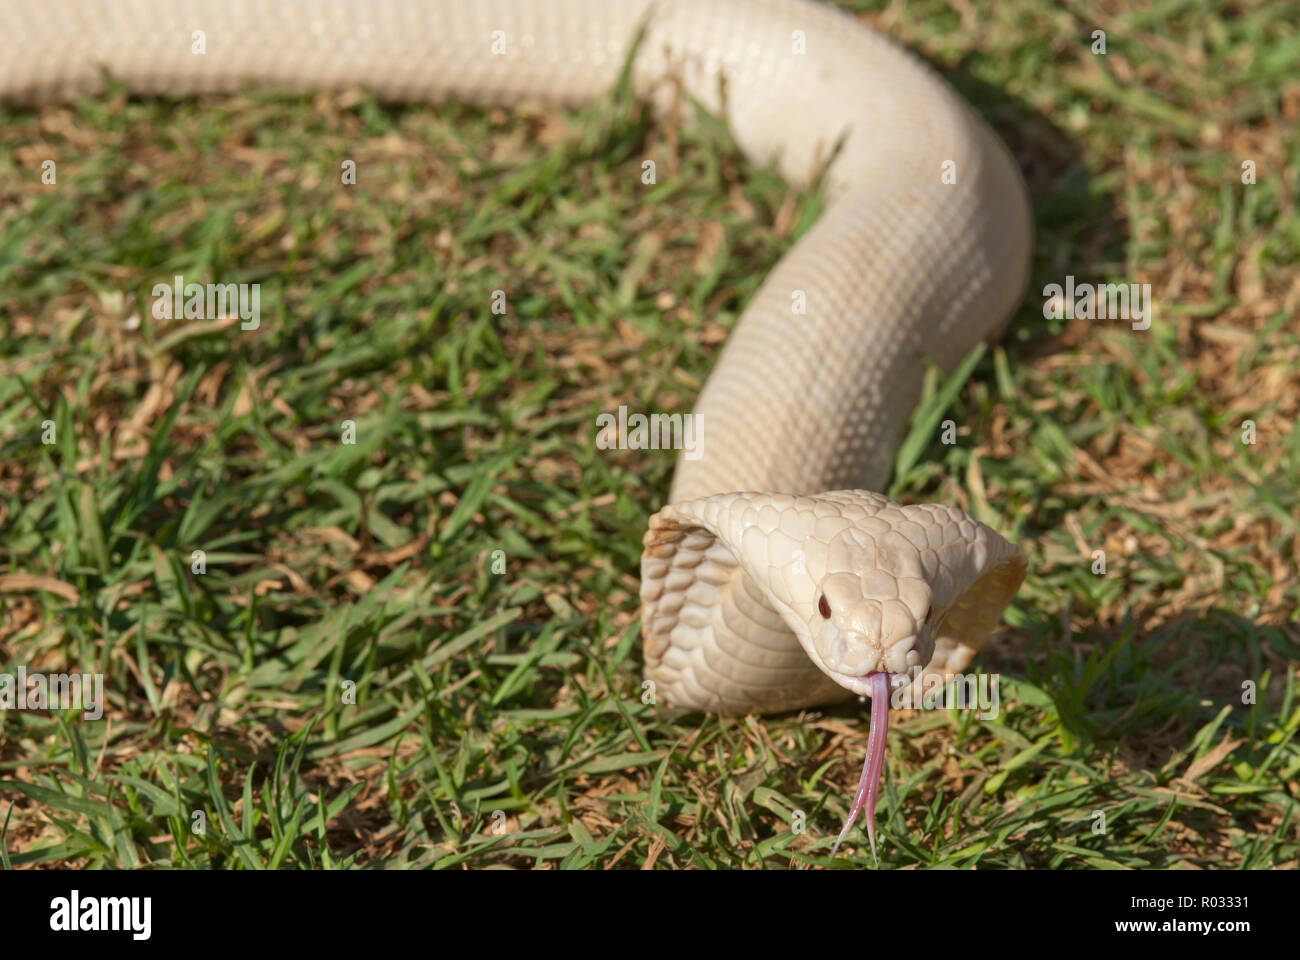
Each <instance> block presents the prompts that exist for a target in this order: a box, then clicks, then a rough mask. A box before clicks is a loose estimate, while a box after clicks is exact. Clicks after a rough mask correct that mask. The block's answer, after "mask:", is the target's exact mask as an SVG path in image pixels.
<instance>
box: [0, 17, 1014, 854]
mask: <svg viewBox="0 0 1300 960" xmlns="http://www.w3.org/2000/svg"><path fill="white" fill-rule="evenodd" d="M200 40H201V42H200ZM200 48H201V49H200ZM630 51H635V54H634V56H633V57H632V60H631V64H630V82H631V84H632V87H633V89H634V90H635V91H636V92H637V93H638V95H640V96H643V97H644V98H646V99H648V100H649V101H651V102H652V103H653V104H654V105H655V106H656V107H657V108H658V109H660V110H661V111H663V110H671V109H674V104H676V105H677V107H676V108H677V109H680V108H681V107H680V105H681V103H682V102H683V99H684V98H682V97H681V93H682V91H684V92H685V93H686V94H687V95H688V96H689V98H693V99H694V100H695V101H696V102H698V103H699V104H701V105H702V106H703V107H705V108H706V109H708V110H710V111H713V112H715V113H716V114H718V115H721V116H723V117H725V119H726V122H727V123H728V125H729V127H730V129H731V132H732V134H733V136H734V138H735V140H736V142H737V143H738V144H739V146H740V147H741V149H742V150H743V151H744V153H745V154H746V156H747V157H749V158H750V159H751V160H752V161H754V162H756V163H759V164H764V163H768V162H771V161H775V162H776V163H777V165H778V167H779V169H780V171H781V172H782V174H783V176H785V177H786V178H787V179H788V180H789V181H790V182H792V183H797V184H803V183H806V182H808V181H809V179H810V177H811V176H812V175H814V174H815V173H816V172H817V171H818V170H819V169H820V168H821V167H822V166H823V165H825V163H826V160H827V158H829V157H833V160H831V162H830V163H829V166H827V167H826V169H825V174H824V192H825V210H824V212H823V213H822V215H821V216H820V218H819V220H818V221H817V222H816V224H815V225H814V226H813V227H812V228H811V229H810V230H809V231H808V232H807V233H806V234H805V235H804V236H803V237H802V238H801V239H800V240H799V242H798V243H797V244H796V245H795V246H794V247H793V249H792V250H791V251H790V252H789V253H788V254H787V255H786V256H785V257H784V258H783V259H782V260H781V262H780V263H779V264H778V265H777V266H776V268H775V269H774V270H773V271H772V272H771V274H770V275H769V276H768V277H767V278H766V280H765V282H764V283H763V285H762V287H761V288H760V290H759V291H758V293H757V294H756V295H755V296H754V298H753V300H752V302H750V303H749V305H748V307H747V308H746V310H745V311H744V314H743V316H742V317H741V319H740V321H739V323H738V324H737V326H736V329H735V330H734V331H733V333H732V334H731V337H730V339H729V340H728V342H727V344H726V345H725V348H724V349H723V351H722V354H721V357H720V358H719V360H718V362H717V364H716V366H715V368H714V370H713V373H712V375H711V376H710V377H709V379H708V382H707V383H706V385H705V387H704V389H703V392H702V394H701V396H700V398H699V401H698V404H697V405H696V407H695V411H694V413H695V415H696V416H697V417H700V418H701V421H702V422H703V423H705V424H707V427H708V432H707V437H708V440H707V443H706V444H705V445H704V449H703V451H702V455H701V456H699V458H698V459H689V460H688V459H685V458H682V459H680V460H679V463H678V467H677V471H676V474H675V476H674V480H673V485H672V491H671V495H670V498H669V505H667V506H665V507H664V508H663V509H661V510H660V511H659V512H658V513H656V514H655V515H654V516H653V517H652V518H651V521H650V526H649V530H648V531H647V533H646V535H645V538H644V553H643V557H642V564H641V576H642V587H641V601H642V631H643V634H644V648H645V661H646V676H647V678H648V679H649V680H651V681H653V683H654V685H655V690H656V696H657V697H658V698H661V699H662V700H663V701H665V702H667V703H669V704H673V705H677V706H681V707H686V708H690V709H695V710H701V711H721V712H730V713H742V712H747V711H752V710H759V711H779V710H792V709H796V708H801V707H809V706H816V705H821V704H829V703H833V702H836V701H838V700H842V699H845V698H848V697H852V696H854V695H865V696H869V697H871V698H872V711H871V715H872V722H871V731H870V737H869V742H868V750H867V762H866V764H865V765H864V769H863V775H862V780H861V782H860V784H859V786H858V790H857V793H856V795H855V797H854V803H853V806H852V809H851V812H850V816H849V820H848V823H846V824H845V828H844V832H842V833H841V834H840V840H842V839H843V837H844V835H845V833H847V831H848V829H849V827H850V826H851V825H852V823H853V821H854V819H855V818H856V816H857V814H858V812H859V810H860V809H862V808H863V807H864V806H865V808H866V809H867V827H868V834H869V836H870V839H871V845H872V851H873V854H874V851H875V837H874V831H873V828H872V812H873V808H874V804H875V797H876V791H877V783H878V781H879V777H880V770H881V764H882V758H883V750H884V743H885V736H884V734H885V726H886V722H887V717H888V694H889V692H890V687H891V682H892V683H898V684H902V683H907V682H909V680H910V682H911V683H913V684H918V683H920V682H921V679H922V677H923V675H924V673H925V672H929V673H938V674H947V673H951V672H953V671H960V670H961V669H963V668H964V667H965V666H966V664H967V663H968V662H969V661H970V658H971V657H972V655H973V654H974V652H975V651H976V650H977V649H978V648H979V646H980V645H981V643H983V642H984V640H985V639H986V638H987V636H988V634H989V633H990V631H991V630H992V629H993V628H994V627H995V626H996V624H997V622H998V620H999V619H1000V617H1001V614H1002V611H1003V609H1004V608H1005V606H1006V604H1007V603H1009V602H1010V600H1011V598H1012V596H1013V595H1014V594H1015V592H1016V590H1017V589H1018V587H1019V585H1020V582H1021V581H1022V579H1023V577H1024V574H1025V566H1026V563H1025V558H1024V555H1023V554H1022V553H1021V552H1020V551H1019V550H1018V549H1017V548H1016V547H1014V546H1013V545H1011V544H1009V543H1008V542H1007V541H1005V540H1004V539H1003V538H1002V537H1001V536H999V535H998V534H997V533H995V532H994V531H993V530H991V529H989V528H988V527H986V526H984V525H983V524H981V523H978V522H977V521H975V520H974V519H972V518H971V517H969V516H967V515H966V514H965V513H963V512H962V511H960V510H957V509H954V508H951V507H947V506H938V505H929V504H926V505H911V506H900V505H898V504H895V503H893V502H891V501H890V500H888V499H886V498H885V497H883V496H881V495H879V494H877V493H872V492H869V491H873V490H878V489H880V488H881V487H882V486H883V484H884V483H885V482H886V480H887V479H888V475H889V469H890V465H891V463H892V458H893V454H894V451H895V448H896V446H897V444H898V443H899V441H900V438H901V432H902V430H903V429H904V427H905V425H906V422H907V417H908V415H909V413H910V412H911V410H912V409H913V407H914V406H915V404H916V402H917V400H918V398H919V396H920V392H921V389H922V378H923V374H924V371H925V364H926V360H927V358H928V359H929V360H930V361H932V362H934V363H935V364H937V365H938V367H939V368H940V369H941V370H943V371H950V370H952V369H953V368H954V366H956V364H957V363H958V362H959V361H960V360H961V359H962V358H963V357H964V356H965V355H966V354H967V353H968V352H969V351H970V350H971V349H972V348H973V347H975V346H976V345H977V344H978V343H980V342H981V341H982V340H985V339H987V338H989V337H992V336H994V335H996V334H997V333H998V332H999V331H1000V330H1001V328H1002V327H1003V326H1004V325H1005V323H1006V322H1007V319H1008V318H1009V316H1010V314H1011V312H1012V310H1013V309H1014V308H1015V306H1016V304H1017V303H1018V301H1019V299H1020V297H1021V295H1022V292H1023V290H1024V287H1025V284H1026V281H1027V277H1028V268H1029V257H1030V244H1031V229H1030V213H1029V203H1028V198H1027V196H1026V192H1025V188H1024V185H1023V182H1022V180H1021V178H1020V175H1019V172H1018V170H1017V169H1016V166H1015V163H1014V162H1013V160H1012V159H1011V157H1010V155H1009V153H1008V152H1007V151H1006V149H1005V148H1004V147H1003V146H1002V144H1001V143H1000V142H999V141H998V140H997V139H996V137H995V136H994V135H993V134H992V132H991V131H990V130H989V129H988V128H987V127H986V126H985V125H984V124H983V123H982V122H981V121H980V120H979V119H978V118H977V117H976V116H975V115H974V113H972V111H971V110H970V109H969V108H968V107H967V106H966V105H965V104H964V103H963V102H962V101H961V100H960V99H959V98H958V97H957V96H956V94H954V93H953V91H952V90H950V89H949V88H948V86H947V85H946V84H945V83H944V82H943V81H942V80H941V79H940V78H939V77H938V76H936V75H935V74H934V73H933V72H932V71H931V70H930V69H929V68H927V67H926V66H925V65H924V64H922V63H921V62H920V61H919V60H917V59H916V58H914V57H913V56H912V55H910V54H908V53H906V52H905V51H903V50H901V49H899V48H898V47H896V46H894V45H893V44H892V43H890V42H889V41H887V40H885V39H883V38H882V37H880V36H879V35H877V34H876V33H874V32H873V31H871V30H870V29H868V28H867V27H866V26H864V25H863V24H861V23H860V22H858V21H857V20H855V19H853V18H852V17H850V16H848V15H846V14H843V13H841V12H839V11H836V10H833V9H830V8H828V7H826V6H822V5H820V4H816V3H812V2H808V0H461V2H455V0H281V2H268V0H104V2H96V0H46V2H41V3H35V2H29V0H0V96H4V97H6V98H9V99H17V100H24V101H41V100H48V99H52V98H62V97H67V96H69V95H73V94H78V93H87V92H94V91H96V90H99V89H100V88H101V87H102V85H103V81H104V73H105V72H107V73H109V74H111V75H112V76H113V77H115V78H116V79H117V80H118V81H119V82H121V83H124V84H125V85H126V86H127V87H128V88H129V89H130V90H132V91H136V92H141V93H199V92H221V91H232V90H236V89H239V88H242V87H246V86H248V85H251V84H256V85H262V86H272V87H284V88H296V89H335V90H337V89H342V88H355V87H362V88H366V89H368V90H370V91H372V92H374V93H375V94H377V95H378V96H380V97H382V98H385V99H419V100H443V99H455V100H462V101H469V102H477V103H489V104H509V103H512V102H516V101H519V100H521V99H535V100H542V101H548V102H552V103H556V104H561V105H577V104H581V103H583V102H585V101H589V100H592V99H593V98H596V97H599V96H601V95H602V94H605V93H607V92H608V91H609V90H610V89H611V88H612V87H613V86H614V85H615V84H616V83H617V82H618V80H619V77H620V74H621V72H622V70H623V69H624V66H625V64H627V62H628V55H629V52H630ZM891 678H892V681H891ZM838 845H839V841H837V843H836V847H838Z"/></svg>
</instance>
